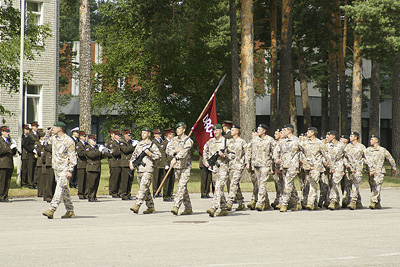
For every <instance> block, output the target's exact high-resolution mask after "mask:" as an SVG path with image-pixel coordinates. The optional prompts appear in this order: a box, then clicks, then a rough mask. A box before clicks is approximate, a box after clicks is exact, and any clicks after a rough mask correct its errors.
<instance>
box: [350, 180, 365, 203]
mask: <svg viewBox="0 0 400 267" xmlns="http://www.w3.org/2000/svg"><path fill="white" fill-rule="evenodd" d="M361 180H362V173H361V172H356V173H351V174H350V175H349V183H350V186H349V187H350V201H351V202H354V203H357V202H359V203H361V195H360V182H361ZM350 201H349V202H348V203H349V204H350Z"/></svg>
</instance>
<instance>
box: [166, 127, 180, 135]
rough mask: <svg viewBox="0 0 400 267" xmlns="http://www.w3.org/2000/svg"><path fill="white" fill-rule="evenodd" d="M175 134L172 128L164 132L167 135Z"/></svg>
mask: <svg viewBox="0 0 400 267" xmlns="http://www.w3.org/2000/svg"><path fill="white" fill-rule="evenodd" d="M177 128H178V127H177ZM173 132H174V129H172V128H168V129H165V130H164V133H165V135H167V134H170V133H173Z"/></svg>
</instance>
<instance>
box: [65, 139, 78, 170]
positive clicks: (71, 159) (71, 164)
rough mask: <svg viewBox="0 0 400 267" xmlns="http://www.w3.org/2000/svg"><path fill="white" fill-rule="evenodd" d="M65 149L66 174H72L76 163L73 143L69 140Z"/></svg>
mask: <svg viewBox="0 0 400 267" xmlns="http://www.w3.org/2000/svg"><path fill="white" fill-rule="evenodd" d="M70 141H71V142H69V144H68V147H67V154H68V170H67V171H68V172H70V173H72V172H73V171H74V166H75V165H76V163H77V162H78V159H77V157H76V152H75V142H74V141H73V140H72V139H71V140H70Z"/></svg>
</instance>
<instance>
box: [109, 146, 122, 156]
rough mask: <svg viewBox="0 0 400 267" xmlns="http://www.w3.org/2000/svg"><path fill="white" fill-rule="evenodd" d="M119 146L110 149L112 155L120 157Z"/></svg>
mask: <svg viewBox="0 0 400 267" xmlns="http://www.w3.org/2000/svg"><path fill="white" fill-rule="evenodd" d="M120 147H121V146H120V145H115V144H114V145H113V146H112V148H111V151H112V154H113V155H114V157H115V156H120V155H121V148H120Z"/></svg>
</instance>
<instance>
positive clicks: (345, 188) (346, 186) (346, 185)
mask: <svg viewBox="0 0 400 267" xmlns="http://www.w3.org/2000/svg"><path fill="white" fill-rule="evenodd" d="M345 172H346V174H345V175H344V176H343V178H342V181H341V187H342V194H343V198H342V203H343V204H346V205H348V204H350V194H351V181H350V175H351V174H350V173H349V172H347V171H345Z"/></svg>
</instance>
